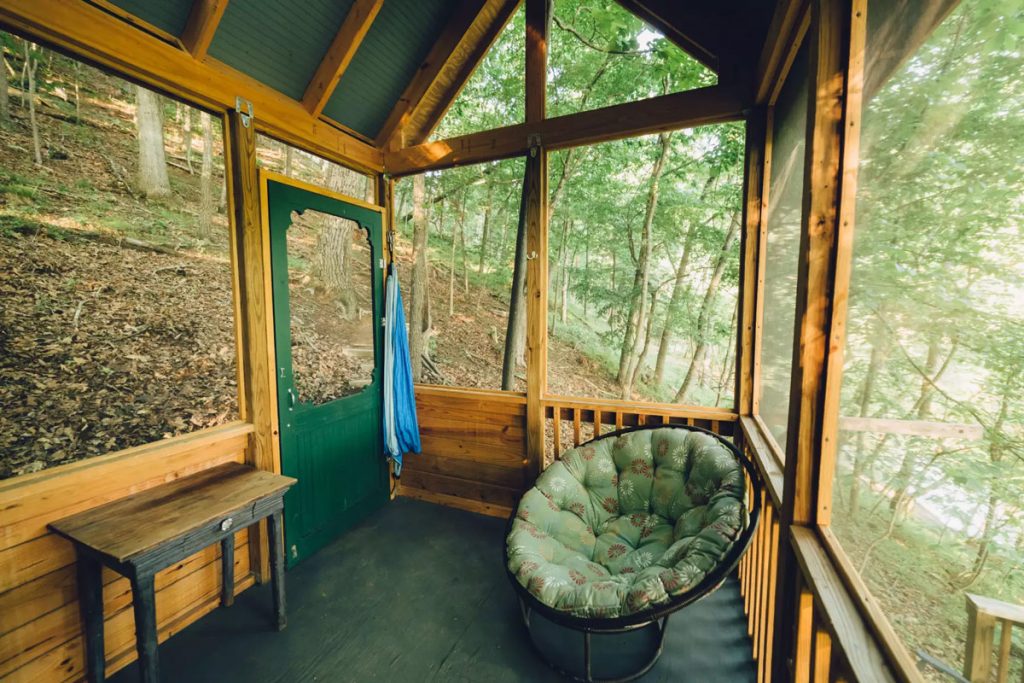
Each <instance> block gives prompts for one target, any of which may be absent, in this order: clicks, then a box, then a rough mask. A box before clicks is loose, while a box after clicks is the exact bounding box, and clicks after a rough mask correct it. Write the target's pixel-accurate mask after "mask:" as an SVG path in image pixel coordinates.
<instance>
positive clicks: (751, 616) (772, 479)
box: [739, 418, 782, 683]
mask: <svg viewBox="0 0 1024 683" xmlns="http://www.w3.org/2000/svg"><path fill="white" fill-rule="evenodd" d="M740 427H741V429H740V435H741V438H740V443H741V446H742V447H743V449H744V452H745V453H746V455H747V457H749V458H750V459H751V460H752V461H753V462H754V464H755V465H756V466H757V468H758V471H759V472H760V473H761V479H762V481H763V482H764V486H763V487H762V489H761V494H760V495H761V510H762V512H761V524H760V525H759V526H758V529H757V532H756V534H755V535H754V540H753V542H752V543H751V545H750V550H749V551H747V554H746V555H744V556H743V559H742V560H741V561H740V567H739V578H740V593H741V594H742V595H743V610H744V611H745V612H746V614H747V633H749V634H750V639H751V642H752V644H753V657H754V660H755V661H756V662H757V680H758V683H762V682H763V683H768V682H769V681H771V675H772V652H773V647H772V646H773V642H774V632H775V600H776V589H777V587H778V564H779V514H778V513H779V510H780V509H781V507H782V469H781V467H780V465H779V463H778V462H777V461H776V460H775V458H774V457H773V456H772V454H771V451H770V449H769V448H768V446H767V444H766V443H765V442H764V440H763V439H762V437H761V435H760V431H759V430H757V427H756V425H755V424H754V423H753V422H752V421H750V419H749V418H741V420H740Z"/></svg>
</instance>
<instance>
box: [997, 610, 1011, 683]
mask: <svg viewBox="0 0 1024 683" xmlns="http://www.w3.org/2000/svg"><path fill="white" fill-rule="evenodd" d="M1012 644H1013V624H1012V623H1011V622H1009V621H1007V620H1006V619H1000V620H999V673H998V678H997V679H996V680H997V681H998V683H1006V679H1007V677H1009V675H1010V646H1011V645H1012Z"/></svg>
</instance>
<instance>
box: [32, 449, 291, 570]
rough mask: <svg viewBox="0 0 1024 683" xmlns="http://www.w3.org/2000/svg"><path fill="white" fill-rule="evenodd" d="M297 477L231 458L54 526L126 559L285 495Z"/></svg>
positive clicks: (89, 545) (64, 520) (86, 544)
mask: <svg viewBox="0 0 1024 683" xmlns="http://www.w3.org/2000/svg"><path fill="white" fill-rule="evenodd" d="M295 481H296V480H295V479H293V478H291V477H284V476H281V475H279V474H274V473H272V472H264V471H260V470H255V469H253V468H252V467H249V466H247V465H242V464H239V463H228V464H225V465H219V466H217V467H213V468H211V469H208V470H205V471H203V472H200V473H198V474H194V475H191V476H188V477H182V478H181V479H177V480H175V481H172V482H169V483H167V484H162V485H160V486H155V487H153V488H151V489H148V490H146V491H142V492H141V493H136V494H135V495H132V496H128V497H127V498H123V499H121V500H117V501H114V502H113V503H108V504H107V505H101V506H99V507H96V508H93V509H91V510H86V511H85V512H81V513H79V514H77V515H72V516H71V517H65V518H64V519H62V520H59V521H57V522H53V523H52V524H50V528H51V529H52V530H53V531H55V532H57V533H58V534H60V535H62V536H65V537H67V538H68V539H70V540H72V541H74V542H75V543H79V544H81V545H84V546H87V547H89V548H92V549H93V550H95V551H97V552H100V553H103V554H104V555H107V556H109V557H112V558H114V559H116V560H117V561H119V562H124V561H126V560H129V559H131V558H132V557H134V556H136V555H139V554H140V553H144V552H146V551H148V550H152V549H154V548H156V547H158V546H160V545H162V544H163V543H166V542H167V541H171V540H173V539H176V538H180V537H182V536H185V535H187V534H188V533H189V532H191V531H195V530H197V529H201V528H203V527H205V526H208V525H210V524H214V523H218V522H220V521H221V520H223V519H224V518H225V517H227V516H229V515H230V514H231V513H232V512H234V511H236V510H239V509H240V508H245V507H246V506H247V505H251V504H253V503H255V502H256V501H259V500H264V499H266V498H270V497H273V496H277V495H283V493H284V492H285V491H286V490H287V489H288V488H289V487H290V486H291V485H292V484H294V483H295Z"/></svg>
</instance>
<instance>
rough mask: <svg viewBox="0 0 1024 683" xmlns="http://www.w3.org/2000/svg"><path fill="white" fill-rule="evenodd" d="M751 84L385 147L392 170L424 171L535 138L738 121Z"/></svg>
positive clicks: (607, 135)
mask: <svg viewBox="0 0 1024 683" xmlns="http://www.w3.org/2000/svg"><path fill="white" fill-rule="evenodd" d="M747 95H748V93H747V89H746V88H742V87H737V86H721V85H716V86H712V87H709V88H700V89H698V90H688V91H685V92H679V93H672V94H671V95H662V96H660V97H652V98H650V99H646V100H640V101H638V102H628V103H626V104H617V105H614V106H611V107H602V108H600V109H592V110H590V111H584V112H579V113H577V114H568V115H566V116H557V117H554V118H549V119H544V120H542V121H527V122H526V123H521V124H517V125H514V126H506V127H504V128H496V129H494V130H489V131H485V132H482V133H473V134H470V135H463V136H460V137H456V138H450V139H448V140H439V141H437V142H427V143H423V144H420V145H416V146H414V147H406V148H404V149H401V150H398V151H390V152H386V153H385V166H386V168H387V172H388V173H390V174H392V175H395V176H402V175H409V174H412V173H419V172H422V171H429V170H438V169H443V168H451V167H453V166H463V165H466V164H477V163H481V162H484V161H492V160H495V159H506V158H508V157H513V156H522V155H524V154H526V152H527V151H528V150H529V149H530V146H531V144H530V143H531V141H532V142H534V143H536V142H538V141H539V143H540V144H541V146H543V147H544V148H545V149H546V150H548V151H551V150H556V149H564V148H567V147H576V146H579V145H587V144H595V143H598V142H606V141H608V140H618V139H621V138H626V137H633V136H637V135H647V134H649V133H660V132H663V131H668V130H678V129H680V128H692V127H695V126H703V125H707V124H711V123H725V122H727V121H738V120H741V119H743V118H744V117H745V115H746V112H747V106H748V104H749V101H748V97H747Z"/></svg>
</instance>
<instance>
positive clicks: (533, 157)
mask: <svg viewBox="0 0 1024 683" xmlns="http://www.w3.org/2000/svg"><path fill="white" fill-rule="evenodd" d="M526 166H527V171H526V187H525V192H526V258H527V261H526V461H527V469H528V471H529V476H530V477H531V479H530V481H532V478H533V477H535V476H536V475H537V474H539V473H540V471H541V469H542V468H543V464H544V443H545V419H544V403H543V397H544V394H545V393H547V367H548V325H547V320H548V316H547V313H548V288H547V282H548V230H547V227H548V158H547V153H546V152H545V151H544V150H543V149H541V148H537V149H535V150H534V151H533V152H531V154H530V155H529V156H528V157H527V159H526Z"/></svg>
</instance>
